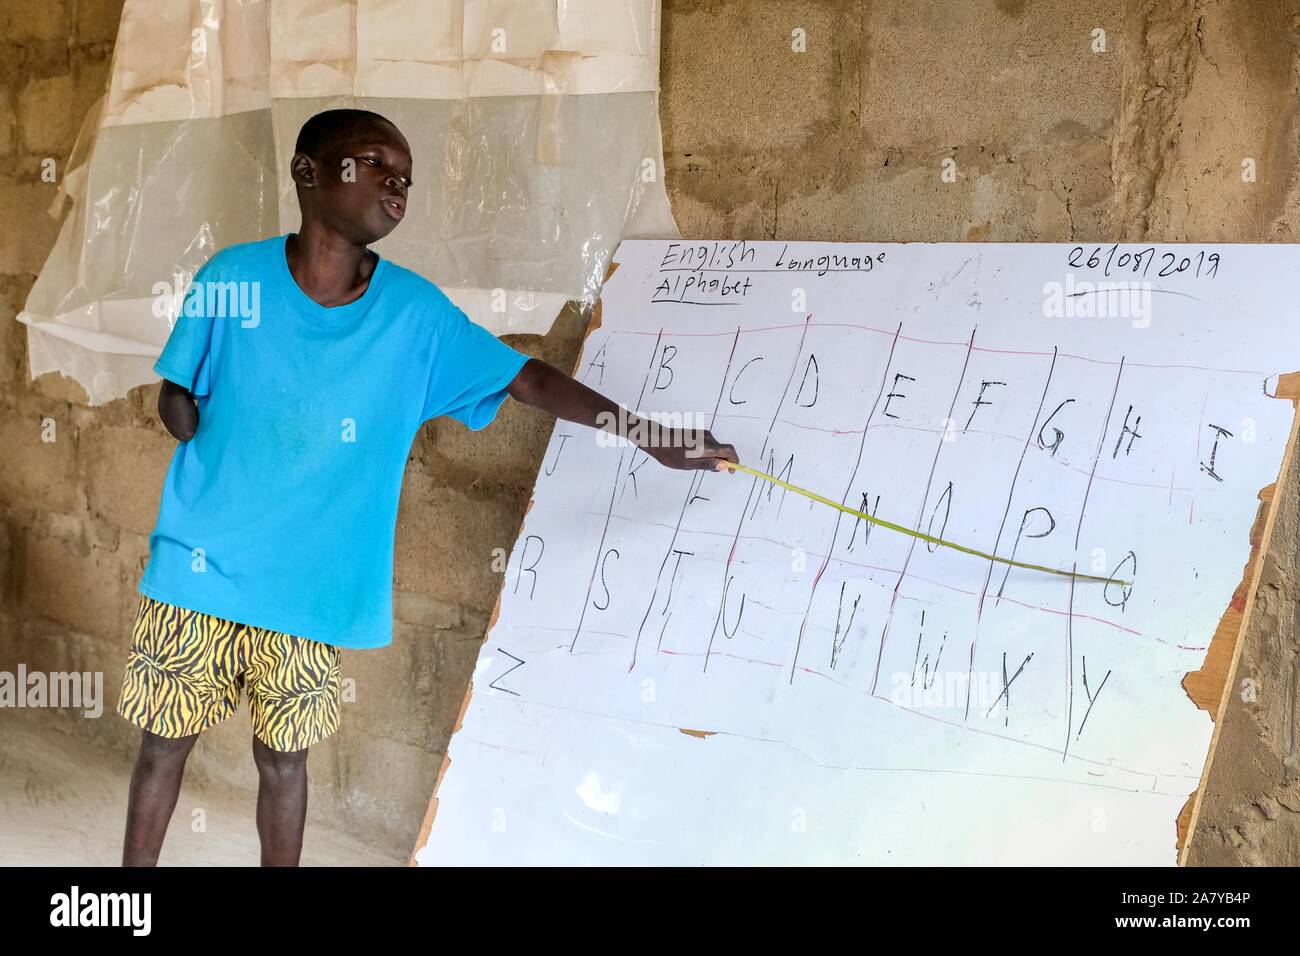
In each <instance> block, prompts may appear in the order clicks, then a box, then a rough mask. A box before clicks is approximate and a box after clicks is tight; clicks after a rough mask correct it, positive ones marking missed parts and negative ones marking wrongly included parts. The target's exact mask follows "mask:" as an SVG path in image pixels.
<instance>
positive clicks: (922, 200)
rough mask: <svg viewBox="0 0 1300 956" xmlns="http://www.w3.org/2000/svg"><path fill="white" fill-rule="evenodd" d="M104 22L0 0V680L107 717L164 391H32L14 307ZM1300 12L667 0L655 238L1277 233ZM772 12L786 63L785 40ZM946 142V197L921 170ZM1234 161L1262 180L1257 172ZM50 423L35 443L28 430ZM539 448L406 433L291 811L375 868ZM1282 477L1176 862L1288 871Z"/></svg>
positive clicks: (1247, 6)
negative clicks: (64, 685) (299, 811)
mask: <svg viewBox="0 0 1300 956" xmlns="http://www.w3.org/2000/svg"><path fill="white" fill-rule="evenodd" d="M120 7H121V0H10V2H7V3H6V4H5V6H4V7H3V9H0V157H2V158H3V167H2V168H0V203H2V204H3V210H4V228H3V230H0V668H4V669H12V668H13V667H14V666H16V662H17V661H25V662H26V663H27V665H28V667H29V668H30V669H33V670H99V671H103V673H104V676H105V691H106V695H107V696H108V697H109V699H110V701H111V703H110V707H111V705H112V704H115V703H116V693H117V684H118V682H119V681H120V679H121V667H122V661H123V656H124V654H125V651H126V647H127V642H128V628H129V625H130V622H131V617H132V614H133V611H134V607H135V604H134V602H135V592H134V585H135V582H136V581H137V580H138V579H139V575H140V572H141V570H142V568H143V562H144V560H145V558H146V556H147V548H148V543H147V535H148V532H149V529H150V527H151V526H152V521H153V518H154V516H155V513H156V508H157V502H158V494H159V490H160V486H161V480H162V476H163V474H164V472H165V469H166V465H167V461H168V457H169V455H170V451H171V447H172V443H171V440H170V438H169V437H168V436H167V435H166V433H165V432H164V430H163V429H162V427H161V425H160V424H159V423H158V421H157V417H156V415H155V413H154V402H155V401H156V397H157V386H150V387H147V388H142V389H137V390H136V391H135V392H133V393H132V394H131V396H129V397H128V398H127V399H125V400H122V401H119V402H115V403H113V404H112V405H109V406H106V407H102V408H99V409H96V410H91V409H89V408H87V407H85V406H84V404H82V401H81V399H82V398H84V396H82V395H81V394H80V389H79V388H77V387H75V386H71V385H69V383H67V382H64V381H62V380H59V379H57V378H56V377H54V376H46V377H45V378H43V379H42V380H40V381H39V382H36V383H32V382H30V381H28V380H27V378H26V353H25V342H24V339H23V336H22V327H21V326H19V325H18V323H16V322H12V321H9V319H11V318H12V316H13V315H14V314H15V313H16V312H17V310H18V308H19V307H20V306H21V305H22V302H23V300H24V298H25V296H26V293H27V290H28V289H29V288H30V285H31V282H32V279H33V277H34V274H35V273H36V271H37V270H38V269H39V268H40V265H41V263H42V262H43V260H44V257H45V254H46V252H47V251H48V249H49V247H50V245H51V243H52V242H53V238H54V233H55V225H54V223H53V222H52V221H50V220H49V219H48V217H47V216H46V215H45V208H46V206H47V205H48V204H49V201H50V198H51V195H52V191H53V187H52V186H49V185H47V184H43V183H41V182H40V181H39V176H38V172H39V162H40V159H41V158H43V157H46V156H53V157H55V158H56V159H59V160H60V161H61V160H63V159H65V158H66V156H67V153H68V150H69V149H70V148H71V145H72V139H73V136H74V135H75V131H76V126H77V123H78V121H79V120H80V117H81V115H82V114H83V113H84V111H85V109H86V107H87V106H88V105H89V104H90V103H91V102H92V101H93V99H94V97H95V95H96V94H97V92H98V89H99V87H100V85H101V84H102V82H103V79H104V77H105V75H106V72H107V66H108V57H109V55H110V52H111V45H112V39H113V36H114V32H115V25H116V22H117V16H118V12H119V11H120ZM1298 14H1300V0H1252V2H1250V3H1240V2H1238V3H1232V2H1226V0H1225V2H1195V0H1159V2H1121V0H1099V2H1095V3H1091V4H1077V3H1073V2H1070V0H1038V2H1034V0H996V2H993V0H962V2H959V3H953V2H949V0H942V2H940V0H912V2H908V3H904V2H901V0H900V2H889V3H885V2H866V3H863V2H848V0H838V2H832V0H825V2H811V0H802V2H801V0H794V2H784V0H783V2H778V0H696V2H689V0H664V34H663V68H662V76H661V80H662V84H663V107H662V119H663V124H664V133H665V152H666V159H667V163H668V170H667V178H668V187H669V192H670V195H671V198H672V200H673V204H674V209H675V211H676V214H677V217H678V222H679V224H680V226H681V228H682V231H683V233H684V234H685V235H687V236H699V237H705V236H707V237H736V238H740V237H745V238H753V239H763V238H777V239H834V240H853V239H870V240H875V241H906V240H948V241H952V240H983V239H987V240H992V241H1070V240H1078V241H1102V240H1106V239H1112V240H1113V239H1116V238H1123V239H1135V240H1136V239H1146V240H1153V241H1155V240H1192V241H1259V240H1278V241H1295V239H1296V235H1295V233H1296V225H1297V223H1300V187H1298V186H1297V182H1296V176H1295V173H1296V170H1297V154H1296V150H1297V129H1298V127H1297V110H1296V104H1297V99H1296V96H1297V91H1298V90H1300V84H1298V83H1297V65H1296V64H1297V57H1296V42H1297V37H1300V27H1298V26H1297V24H1298V23H1300V21H1298V20H1297V19H1296V18H1297V15H1298ZM1098 26H1100V27H1103V28H1104V29H1105V30H1106V32H1107V35H1108V44H1109V50H1108V52H1107V53H1105V54H1100V55H1099V54H1094V53H1091V52H1090V51H1089V46H1088V44H1089V38H1090V32H1091V30H1092V29H1093V28H1095V27H1098ZM795 27H801V28H802V29H804V30H806V31H807V37H808V52H806V53H803V54H794V53H792V52H791V50H790V34H791V30H793V29H794V28H795ZM945 157H952V158H953V159H955V160H956V162H957V166H958V170H959V179H958V182H956V183H953V184H947V185H945V184H943V183H941V182H940V179H939V175H938V170H939V163H940V160H941V159H943V158H945ZM1245 157H1253V158H1254V159H1255V160H1256V162H1257V164H1258V169H1259V180H1258V182H1256V183H1253V184H1249V185H1247V184H1243V183H1242V182H1241V180H1240V164H1241V160H1242V159H1243V158H1245ZM583 325H584V321H583V319H582V318H581V317H580V316H577V315H566V316H564V317H563V318H562V319H561V320H560V321H559V322H558V323H557V326H556V328H555V330H554V331H553V332H552V333H551V334H550V335H548V336H546V337H545V338H544V339H539V338H536V337H519V338H517V339H516V338H511V339H509V341H511V342H512V344H514V345H516V347H520V348H522V349H524V350H526V351H528V352H529V353H530V354H535V355H539V356H541V357H543V358H546V359H547V360H548V361H551V362H553V363H554V364H556V365H557V366H559V367H561V368H565V369H568V368H570V367H572V363H573V361H574V358H575V357H576V354H577V349H578V345H579V342H580V338H581V330H582V328H583ZM46 417H49V418H51V419H53V420H54V421H55V422H56V423H57V427H58V429H59V431H58V435H59V440H58V441H56V442H54V443H52V444H46V443H42V442H41V441H40V439H39V433H40V422H41V420H42V419H43V418H46ZM548 434H549V426H548V424H547V422H546V420H545V418H544V416H541V415H540V414H538V413H535V412H534V411H533V410H531V409H527V408H523V407H521V406H519V405H517V404H515V403H507V404H506V406H504V408H503V411H502V413H501V415H500V417H499V418H498V420H497V422H496V423H494V424H493V425H492V426H491V427H489V428H488V429H487V430H485V431H484V432H481V433H478V434H474V435H471V434H470V433H469V432H467V431H466V430H465V429H464V428H463V427H461V426H459V425H457V424H456V423H454V422H449V421H448V422H436V423H434V424H433V425H432V426H427V427H426V428H425V430H424V431H423V432H422V433H421V434H420V436H419V437H418V438H417V440H416V441H415V443H414V445H413V447H412V452H411V464H410V466H409V468H408V471H407V475H406V484H405V486H404V490H403V496H402V507H401V513H400V516H399V521H398V535H397V556H396V560H397V566H396V586H397V593H396V601H395V611H396V616H397V619H398V621H397V628H396V635H395V639H394V644H393V645H392V646H391V647H389V648H387V649H385V650H382V651H369V652H355V651H354V652H347V653H345V655H344V673H345V676H348V677H352V678H354V679H355V680H356V687H357V700H356V702H355V703H349V704H347V705H345V709H344V716H343V729H342V730H341V731H340V733H339V734H338V735H336V736H335V737H334V738H333V739H332V740H330V741H328V742H327V743H325V744H323V745H321V746H319V747H316V748H313V752H312V757H311V762H310V772H311V775H312V796H311V812H312V814H313V816H314V817H317V818H319V817H321V816H324V817H328V818H331V819H337V820H341V821H346V822H347V823H349V824H350V826H351V827H352V829H353V830H354V832H356V833H358V834H362V835H365V836H367V837H369V838H372V839H373V841H374V842H375V844H376V845H378V846H383V847H386V848H389V849H391V851H392V852H393V853H394V855H395V856H403V855H404V854H405V853H406V852H408V851H409V849H410V844H411V841H412V839H413V837H414V834H415V832H416V829H417V828H418V826H419V823H420V820H421V818H422V816H423V812H424V809H425V804H426V802H427V798H428V795H429V790H430V788H431V785H432V780H433V777H434V774H435V772H436V769H437V767H438V765H439V763H440V761H441V755H442V752H443V749H444V748H445V745H446V740H447V736H448V734H449V732H450V729H451V725H452V723H453V721H454V719H455V715H456V713H457V710H458V708H459V705H460V701H461V698H462V695H463V692H464V688H465V686H466V685H467V682H468V678H469V674H470V671H471V669H472V666H473V660H474V658H475V655H476V652H477V646H478V641H479V640H480V639H481V636H482V633H483V629H484V626H485V624H486V620H487V616H488V614H489V612H490V610H491V607H492V604H493V601H494V598H495V593H496V588H497V586H498V583H499V579H498V578H497V577H495V576H494V575H493V574H492V573H491V572H490V569H489V562H490V559H491V550H492V549H493V548H494V547H508V546H509V544H510V543H511V541H512V540H513V537H514V533H515V531H516V529H517V526H518V521H519V519H520V516H521V515H522V511H523V507H524V505H525V503H526V501H527V496H528V489H529V488H530V486H531V484H532V480H533V477H534V475H535V474H536V470H537V466H538V463H539V461H540V457H541V454H542V450H543V448H544V445H545V441H546V438H547V436H548ZM1297 490H1298V486H1297V481H1296V477H1295V476H1294V475H1293V476H1292V478H1291V479H1290V480H1289V481H1288V482H1286V484H1285V485H1284V487H1283V488H1282V489H1281V492H1280V500H1281V502H1282V507H1283V511H1282V512H1281V514H1280V517H1279V521H1278V525H1277V529H1276V532H1275V535H1274V539H1273V546H1272V549H1271V550H1270V552H1269V553H1268V556H1267V559H1266V561H1267V563H1266V566H1265V571H1264V578H1263V581H1264V583H1263V586H1262V587H1261V590H1260V596H1259V603H1258V605H1257V608H1256V613H1255V616H1254V620H1253V623H1252V627H1251V631H1250V633H1249V634H1248V635H1247V637H1246V642H1247V643H1246V648H1245V651H1244V653H1243V657H1242V661H1241V670H1240V673H1239V677H1243V676H1245V677H1251V678H1252V679H1254V680H1255V681H1256V683H1257V686H1258V687H1259V693H1258V696H1257V698H1256V700H1255V701H1254V702H1243V701H1241V700H1240V699H1239V697H1238V696H1234V697H1233V698H1232V705H1231V707H1230V709H1229V712H1228V715H1227V720H1226V723H1225V727H1224V731H1223V735H1222V738H1221V743H1220V748H1219V756H1218V759H1217V761H1216V765H1215V767H1214V769H1213V771H1212V775H1211V779H1210V785H1209V790H1208V799H1207V803H1206V806H1205V808H1204V810H1203V813H1202V817H1201V826H1200V828H1199V830H1198V834H1197V837H1196V839H1195V841H1194V844H1193V853H1192V860H1193V862H1207V863H1224V864H1231V863H1259V862H1270V863H1296V862H1298V861H1300V822H1298V821H1300V797H1298V793H1300V791H1298V790H1297V786H1300V785H1298V784H1297V782H1296V776H1297V772H1300V764H1297V753H1296V747H1297V743H1296V741H1297V736H1298V735H1300V727H1298V726H1297V716H1296V707H1295V701H1296V698H1297V695H1298V694H1300V672H1298V671H1297V668H1298V666H1300V665H1297V663H1296V662H1297V660H1300V657H1298V656H1297V655H1298V648H1297V640H1298V638H1297V628H1296V621H1295V620H1294V616H1295V614H1296V604H1295V596H1296V579H1295V576H1296V571H1295V569H1296V554H1295V552H1296V547H1297V534H1298V533H1300V531H1298V527H1297V525H1298V523H1300V522H1298V520H1297V508H1296V502H1297ZM48 719H49V722H51V723H53V724H55V725H56V726H57V728H58V730H59V732H61V733H76V734H80V735H85V736H90V737H92V738H93V739H95V740H98V741H100V742H102V744H103V745H104V746H105V747H109V748H113V749H114V750H116V751H117V752H119V753H120V754H121V755H122V757H123V759H124V760H127V759H129V757H130V756H131V755H132V754H133V752H134V745H135V741H136V736H137V734H136V731H134V729H133V728H131V727H129V725H126V724H125V722H124V721H122V720H121V719H120V718H116V717H114V716H112V715H111V714H106V715H105V716H104V717H103V718H101V719H99V720H81V719H77V718H73V717H71V716H67V715H64V714H57V713H51V714H49V715H48ZM204 737H205V739H204V740H203V741H202V742H201V743H200V745H199V747H198V748H196V750H195V753H194V756H193V757H192V758H191V763H190V766H191V770H190V773H192V774H196V775H197V776H200V777H204V778H208V779H211V780H214V781H221V782H225V783H231V784H234V785H237V786H240V787H245V788H248V789H249V790H251V789H252V787H253V786H254V785H255V779H256V778H255V774H254V772H253V770H252V766H251V760H250V757H249V743H248V741H249V729H248V723H247V711H246V710H244V711H241V714H240V716H239V717H238V718H236V719H234V720H231V721H229V722H227V724H224V725H222V726H220V727H218V728H216V729H215V730H213V731H211V732H209V733H207V734H205V735H204ZM1288 754H1289V755H1290V763H1289V764H1287V763H1284V760H1285V758H1286V757H1287V755H1288ZM1288 766H1289V767H1290V768H1291V770H1290V773H1291V775H1290V776H1289V777H1288V776H1287V773H1288V771H1287V769H1286V768H1287V767H1288ZM184 810H185V808H180V810H178V815H179V814H180V813H181V812H184ZM250 812H251V804H250ZM1170 826H1171V839H1172V826H1173V821H1171V822H1170ZM308 839H310V832H309V834H308Z"/></svg>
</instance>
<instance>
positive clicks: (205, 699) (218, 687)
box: [117, 594, 340, 752]
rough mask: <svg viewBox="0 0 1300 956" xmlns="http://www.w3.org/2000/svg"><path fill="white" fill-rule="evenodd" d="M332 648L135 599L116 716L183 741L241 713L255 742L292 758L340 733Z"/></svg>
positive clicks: (148, 599) (336, 668) (336, 660)
mask: <svg viewBox="0 0 1300 956" xmlns="http://www.w3.org/2000/svg"><path fill="white" fill-rule="evenodd" d="M339 658H340V653H339V648H337V647H335V646H334V645H332V644H322V643H321V642H319V641H313V640H309V639H307V638H304V637H293V636H292V635H289V634H282V633H280V632H279V631H270V630H267V629H265V628H261V627H252V626H250V625H246V624H236V623H235V622H233V621H227V620H225V619H223V618H219V617H214V616H212V615H211V614H204V613H203V612H201V611H191V610H189V609H188V608H183V607H177V606H176V605H174V604H166V603H164V602H162V601H158V600H155V599H154V598H151V597H149V596H148V595H146V594H141V595H140V609H139V611H137V612H136V618H135V626H134V628H133V629H132V634H131V651H130V653H129V654H128V655H127V659H126V677H125V679H124V680H123V682H122V696H121V700H120V702H119V703H118V705H117V712H118V713H119V714H121V715H122V716H123V717H125V718H126V719H127V720H129V721H130V722H131V723H133V724H135V725H136V726H137V727H140V728H143V729H144V730H148V731H150V732H151V733H154V734H157V735H158V736H160V737H187V736H189V735H191V734H197V733H199V732H200V731H203V730H206V729H207V728H209V727H211V726H212V725H213V724H218V723H220V722H221V721H223V720H225V719H226V718H227V717H229V716H231V715H232V714H234V713H235V710H236V709H237V708H238V707H239V696H240V691H241V690H242V689H243V687H244V686H245V684H247V686H248V703H249V709H250V712H251V714H252V718H253V735H254V736H255V737H257V739H258V740H260V741H261V742H262V743H264V744H266V746H268V747H270V748H271V749H272V750H279V751H285V752H288V751H294V750H302V749H303V748H305V747H310V746H311V745H312V744H314V743H317V742H318V741H321V740H324V739H325V738H326V737H328V736H329V735H330V734H332V733H334V731H336V730H338V728H339V686H340V680H339Z"/></svg>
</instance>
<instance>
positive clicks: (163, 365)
mask: <svg viewBox="0 0 1300 956" xmlns="http://www.w3.org/2000/svg"><path fill="white" fill-rule="evenodd" d="M287 238H288V237H287V235H284V236H275V237H273V238H270V239H265V240H262V241H260V242H250V243H243V244H241V245H235V246H229V247H227V248H225V249H222V250H221V251H220V252H218V253H217V254H216V255H214V256H213V257H212V258H211V259H210V260H208V262H206V263H205V264H204V265H203V266H202V267H201V268H200V269H199V270H198V272H197V273H196V274H195V276H194V281H193V283H192V284H191V286H190V288H189V290H188V292H187V294H186V296H185V298H184V300H183V307H182V309H181V313H180V315H179V317H178V318H177V320H176V324H175V325H174V326H173V328H172V331H171V335H170V337H169V338H168V340H167V344H166V346H165V347H164V348H163V351H162V354H161V355H160V356H159V357H158V361H157V362H156V363H155V364H154V370H155V371H156V372H158V374H159V375H162V376H163V377H164V378H167V379H170V380H171V381H173V382H176V383H177V384H178V385H182V386H184V387H185V388H187V389H189V390H190V391H191V392H193V393H194V395H195V397H196V399H197V404H198V411H199V427H198V431H197V432H196V433H195V435H194V437H193V438H192V439H191V440H190V441H188V442H181V443H179V444H178V445H177V447H176V451H175V454H174V455H173V456H172V460H171V465H170V466H169V467H168V469H167V477H166V480H165V482H164V484H163V492H162V502H161V504H160V506H159V509H158V522H157V524H156V526H155V527H154V530H153V532H152V534H151V535H150V536H149V550H150V557H149V564H148V566H147V567H146V568H145V571H144V576H143V578H142V579H141V581H140V591H141V593H143V594H147V595H149V596H150V597H153V598H156V599H157V600H160V601H166V602H168V603H170V604H176V605H179V606H181V607H186V608H190V609H193V610H196V611H203V612H205V613H208V614H214V615H216V616H218V617H222V618H226V619H227V620H231V621H237V622H239V623H241V624H249V625H253V626H256V627H263V628H268V629H271V630H276V631H284V632H286V633H288V634H293V635H297V636H299V637H307V638H311V639H313V640H317V641H322V642H324V643H326V644H335V645H338V646H340V647H382V646H384V645H386V644H389V643H391V642H392V635H393V619H392V608H393V536H394V531H395V528H396V524H397V502H398V497H399V494H400V492H401V488H402V476H403V473H404V472H405V470H406V462H407V459H408V457H409V455H410V450H411V443H412V441H413V440H414V438H415V436H416V433H417V432H418V431H419V428H420V426H421V424H422V423H424V422H425V421H427V420H428V419H430V418H435V417H437V416H439V415H450V416H451V417H453V418H455V419H457V420H458V421H461V422H463V423H464V424H466V425H467V426H469V427H470V428H472V429H479V428H482V427H483V426H485V425H487V424H488V422H490V421H492V419H493V418H494V417H495V416H496V412H497V409H498V408H499V407H500V405H501V402H502V401H504V400H505V396H506V387H507V386H508V385H509V384H510V382H511V380H513V379H514V377H515V375H516V374H517V373H518V372H519V370H520V368H522V367H523V364H524V363H525V362H526V361H528V356H526V355H524V354H523V353H522V352H519V351H516V350H515V349H513V348H511V347H510V346H508V345H506V344H505V343H504V342H502V341H501V340H500V339H498V338H496V337H495V336H494V335H492V334H491V333H490V332H488V331H487V330H486V329H484V328H483V327H482V326H479V325H476V324H474V323H473V322H471V321H470V320H469V319H468V318H467V317H466V316H465V313H463V312H462V311H461V310H460V309H458V308H457V307H456V306H455V305H453V304H452V302H451V301H450V300H449V299H448V298H447V297H446V296H445V295H444V294H443V293H442V291H441V290H439V289H438V287H437V286H435V285H434V284H433V283H431V282H429V281H428V280H427V279H424V278H423V277H421V276H419V275H417V274H415V273H414V272H411V271H410V270H408V269H404V268H402V267H401V266H399V265H396V264H394V263H391V262H389V261H388V260H387V259H384V258H382V257H381V258H380V260H379V262H378V264H377V265H376V266H375V269H374V273H373V274H372V275H371V277H370V284H369V286H368V287H367V288H366V291H365V294H364V295H362V296H361V298H359V299H357V300H356V301H354V302H350V303H348V304H347V305H341V306H335V307H333V308H328V307H326V306H322V305H320V304H318V303H317V302H315V301H314V300H313V299H311V298H310V297H309V296H308V295H307V294H306V293H305V292H303V291H302V289H301V288H299V287H298V284H297V282H296V281H295V280H294V278H293V275H292V273H290V271H289V265H288V261H287V260H286V259H285V240H286V239H287Z"/></svg>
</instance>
